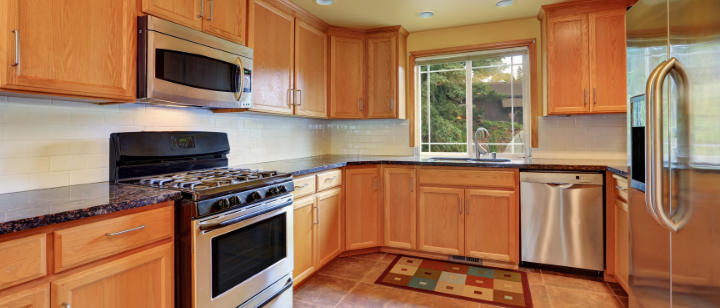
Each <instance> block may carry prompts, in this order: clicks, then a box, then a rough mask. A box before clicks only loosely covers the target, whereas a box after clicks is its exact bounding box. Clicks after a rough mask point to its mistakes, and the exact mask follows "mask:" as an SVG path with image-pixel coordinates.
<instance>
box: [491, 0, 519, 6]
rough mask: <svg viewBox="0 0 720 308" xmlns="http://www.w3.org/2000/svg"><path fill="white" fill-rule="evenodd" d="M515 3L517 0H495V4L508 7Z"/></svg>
mask: <svg viewBox="0 0 720 308" xmlns="http://www.w3.org/2000/svg"><path fill="white" fill-rule="evenodd" d="M513 3H515V0H499V1H498V2H495V6H498V7H506V6H510V5H512V4H513Z"/></svg>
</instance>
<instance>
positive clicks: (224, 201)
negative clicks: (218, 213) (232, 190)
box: [217, 199, 230, 210]
mask: <svg viewBox="0 0 720 308" xmlns="http://www.w3.org/2000/svg"><path fill="white" fill-rule="evenodd" d="M217 205H218V207H220V208H221V209H223V210H224V209H227V208H229V207H230V201H229V200H228V199H220V201H218V203H217Z"/></svg>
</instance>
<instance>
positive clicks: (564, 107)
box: [547, 14, 591, 115]
mask: <svg viewBox="0 0 720 308" xmlns="http://www.w3.org/2000/svg"><path fill="white" fill-rule="evenodd" d="M547 33H548V42H547V70H548V109H549V110H548V114H549V115H556V114H584V113H588V112H589V111H590V106H589V102H590V100H589V99H590V95H591V93H590V89H588V88H589V86H590V80H589V79H590V78H589V75H590V74H589V73H588V70H589V64H588V62H589V60H588V48H589V47H588V15H587V14H579V15H570V16H562V17H555V18H550V19H549V20H548V30H547Z"/></svg>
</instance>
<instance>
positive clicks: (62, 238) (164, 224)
mask: <svg viewBox="0 0 720 308" xmlns="http://www.w3.org/2000/svg"><path fill="white" fill-rule="evenodd" d="M172 233H173V207H172V206H168V207H163V208H159V209H155V210H151V211H147V212H141V213H137V214H132V215H127V216H122V217H117V218H113V219H110V220H105V221H99V222H96V223H91V224H86V225H81V226H77V227H73V228H68V229H64V230H58V231H55V233H54V234H53V235H54V240H55V269H56V271H64V270H66V269H69V268H71V267H75V266H77V265H80V264H85V263H88V262H91V261H95V260H98V259H101V258H104V257H108V256H111V255H114V254H118V253H120V252H123V251H127V250H130V249H133V248H137V247H140V246H142V245H145V244H150V243H152V242H155V241H157V240H160V239H163V238H167V237H170V236H172Z"/></svg>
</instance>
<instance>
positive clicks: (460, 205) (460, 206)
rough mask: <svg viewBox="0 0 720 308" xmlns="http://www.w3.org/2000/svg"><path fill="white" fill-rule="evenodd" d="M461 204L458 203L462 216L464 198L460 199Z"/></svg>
mask: <svg viewBox="0 0 720 308" xmlns="http://www.w3.org/2000/svg"><path fill="white" fill-rule="evenodd" d="M458 200H459V201H460V202H459V203H458V205H459V206H458V207H459V208H460V214H462V198H460V199H458Z"/></svg>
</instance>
